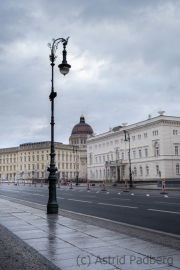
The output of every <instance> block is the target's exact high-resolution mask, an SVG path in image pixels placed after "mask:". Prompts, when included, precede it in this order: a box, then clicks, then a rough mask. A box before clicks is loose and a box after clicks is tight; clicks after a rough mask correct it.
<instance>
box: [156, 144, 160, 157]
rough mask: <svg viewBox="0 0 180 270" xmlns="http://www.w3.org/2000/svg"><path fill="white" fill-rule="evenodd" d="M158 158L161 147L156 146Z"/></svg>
mask: <svg viewBox="0 0 180 270" xmlns="http://www.w3.org/2000/svg"><path fill="white" fill-rule="evenodd" d="M156 156H159V146H158V145H156Z"/></svg>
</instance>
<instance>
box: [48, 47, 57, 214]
mask: <svg viewBox="0 0 180 270" xmlns="http://www.w3.org/2000/svg"><path fill="white" fill-rule="evenodd" d="M54 65H55V64H54V54H53V51H52V52H51V66H52V78H51V83H52V87H51V94H50V99H51V153H50V167H49V168H48V171H49V172H50V174H49V178H48V179H49V200H48V204H47V214H57V213H58V203H57V199H56V178H57V177H56V171H57V168H56V167H55V155H56V154H55V151H54V124H55V123H54V97H55V96H54V94H55V92H54Z"/></svg>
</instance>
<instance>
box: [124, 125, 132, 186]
mask: <svg viewBox="0 0 180 270" xmlns="http://www.w3.org/2000/svg"><path fill="white" fill-rule="evenodd" d="M126 134H127V137H126ZM124 135H125V140H124V141H125V142H128V141H129V187H130V188H132V187H133V183H132V172H131V154H130V150H131V149H130V135H129V132H127V130H124Z"/></svg>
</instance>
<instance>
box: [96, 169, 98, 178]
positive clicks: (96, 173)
mask: <svg viewBox="0 0 180 270" xmlns="http://www.w3.org/2000/svg"><path fill="white" fill-rule="evenodd" d="M96 178H98V170H96Z"/></svg>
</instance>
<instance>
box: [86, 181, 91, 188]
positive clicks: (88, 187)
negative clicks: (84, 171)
mask: <svg viewBox="0 0 180 270" xmlns="http://www.w3.org/2000/svg"><path fill="white" fill-rule="evenodd" d="M86 190H90V187H89V181H87V189H86Z"/></svg>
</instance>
